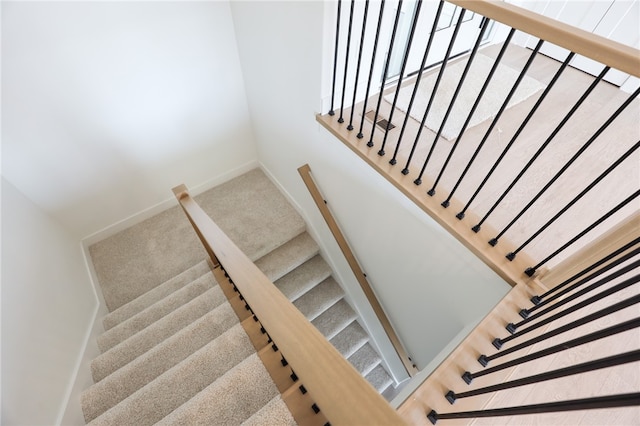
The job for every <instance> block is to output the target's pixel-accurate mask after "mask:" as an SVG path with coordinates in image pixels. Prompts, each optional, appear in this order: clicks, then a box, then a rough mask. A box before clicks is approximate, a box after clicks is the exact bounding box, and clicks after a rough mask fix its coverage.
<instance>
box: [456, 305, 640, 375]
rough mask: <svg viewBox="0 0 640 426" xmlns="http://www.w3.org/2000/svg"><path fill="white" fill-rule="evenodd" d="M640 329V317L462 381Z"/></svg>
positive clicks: (492, 368)
mask: <svg viewBox="0 0 640 426" xmlns="http://www.w3.org/2000/svg"><path fill="white" fill-rule="evenodd" d="M638 327H640V317H638V318H634V319H631V320H629V321H625V322H622V323H620V324H615V325H612V326H611V327H607V328H604V329H602V330H598V331H594V332H592V333H589V334H585V335H584V336H580V337H577V338H575V339H571V340H569V341H567V342H563V343H559V344H557V345H553V346H550V347H548V348H545V349H541V350H539V351H536V352H533V353H529V354H527V355H524V356H521V357H519V358H515V359H512V360H510V361H506V362H503V363H502V364H498V365H495V366H493V367H489V368H485V369H484V370H479V371H476V372H475V373H470V372H469V371H465V372H464V374H463V375H462V379H463V380H464V381H465V383H467V384H471V382H472V381H473V379H475V378H478V377H482V376H486V375H489V374H492V373H495V372H497V371H501V370H504V369H505V368H511V367H515V366H516V365H520V364H524V363H525V362H529V361H534V360H536V359H540V358H543V357H545V356H548V355H553V354H555V353H558V352H562V351H566V350H568V349H571V348H575V347H577V346H581V345H585V344H587V343H591V342H595V341H597V340H600V339H604V338H605V337H609V336H615V335H616V334H620V333H624V332H625V331H629V330H633V329H635V328H638ZM485 359H486V357H485ZM487 362H488V361H487Z"/></svg>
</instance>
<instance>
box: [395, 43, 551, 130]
mask: <svg viewBox="0 0 640 426" xmlns="http://www.w3.org/2000/svg"><path fill="white" fill-rule="evenodd" d="M493 63H494V61H493V60H492V59H490V58H488V57H487V56H485V55H482V54H478V55H476V57H475V59H474V61H473V63H472V64H471V68H470V69H469V72H468V74H467V77H466V78H465V81H464V84H463V85H462V88H461V90H460V92H459V93H458V97H457V99H456V102H455V103H454V106H453V109H452V110H451V113H450V115H449V117H448V119H447V122H446V123H445V126H444V128H443V129H442V133H441V136H442V137H444V138H445V139H449V140H451V139H454V138H456V137H457V136H458V134H459V133H460V130H461V129H462V126H463V124H464V122H465V120H466V119H467V116H468V115H469V111H470V110H471V106H472V105H473V103H474V102H475V100H476V99H477V97H478V94H479V93H480V90H481V89H482V86H483V85H484V83H485V81H486V78H487V76H488V75H489V71H490V70H491V67H492V66H493ZM466 65H467V60H466V59H465V60H461V61H458V62H455V63H453V64H451V65H448V66H447V68H446V72H445V73H444V75H443V77H442V80H441V81H440V85H439V87H438V92H437V94H436V96H435V98H434V100H433V104H432V105H431V110H430V112H429V115H428V116H427V120H426V122H425V125H426V126H427V127H428V128H430V129H431V130H433V131H434V132H437V131H438V129H439V128H440V125H441V123H442V120H443V118H444V115H445V113H446V110H447V108H448V107H449V104H450V102H451V99H452V98H453V94H454V92H455V90H456V87H457V86H458V83H459V81H460V78H461V76H462V72H463V71H464V68H465V67H466ZM518 74H519V71H516V70H514V69H513V68H511V67H509V66H507V65H504V64H499V65H498V68H497V69H496V72H495V74H494V75H493V78H492V79H491V82H490V83H489V86H487V89H486V91H485V93H484V96H483V97H482V100H481V101H480V103H479V104H478V107H477V109H476V111H475V112H474V114H473V116H472V118H471V121H470V122H469V124H468V126H467V127H468V128H471V127H473V126H475V125H477V124H480V123H482V122H483V121H485V120H486V119H488V118H491V117H494V116H495V115H496V113H497V112H498V110H499V109H500V107H501V106H502V103H503V102H504V99H506V97H507V94H508V93H509V91H510V90H511V87H512V86H513V83H515V81H516V79H517V78H518ZM436 78H437V73H432V74H430V75H428V76H426V77H425V78H424V79H423V80H421V82H420V85H419V87H418V91H417V92H416V97H415V99H414V101H413V105H412V108H411V111H410V112H409V116H410V117H411V118H413V119H414V120H416V121H418V122H422V118H423V116H424V112H425V110H426V109H427V105H428V103H429V99H430V98H431V93H433V87H434V85H435V82H436ZM413 88H414V85H409V86H405V87H403V88H402V89H400V94H399V95H398V100H397V103H396V107H397V108H398V109H400V110H401V111H403V112H406V111H407V109H408V106H409V102H410V100H411V96H412V94H413V90H414V89H413ZM541 89H544V85H543V84H542V83H540V82H539V81H537V80H535V79H533V78H531V77H528V76H525V77H524V78H523V79H522V81H521V82H520V84H519V85H518V89H517V90H516V92H515V93H514V95H513V97H512V98H511V100H510V101H509V104H508V107H509V108H510V107H512V106H514V105H516V104H519V103H520V102H522V101H524V100H526V99H527V98H528V97H530V96H532V95H534V94H535V93H536V92H538V91H539V90H541ZM394 96H395V92H394V93H391V94H388V95H386V96H385V97H384V100H385V101H387V102H389V103H393V98H394Z"/></svg>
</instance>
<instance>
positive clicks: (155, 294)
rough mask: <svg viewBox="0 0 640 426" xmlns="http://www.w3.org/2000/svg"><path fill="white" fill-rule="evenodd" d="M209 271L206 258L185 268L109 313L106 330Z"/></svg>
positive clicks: (104, 322)
mask: <svg viewBox="0 0 640 426" xmlns="http://www.w3.org/2000/svg"><path fill="white" fill-rule="evenodd" d="M207 272H211V268H209V264H208V262H207V261H206V260H203V261H201V262H199V263H197V264H195V265H194V266H192V267H191V268H189V269H187V270H185V271H184V272H182V273H181V274H179V275H176V276H175V277H173V278H171V279H169V280H167V281H165V282H164V283H162V284H160V285H159V286H157V287H155V288H153V289H151V290H149V291H148V292H146V293H144V294H142V295H140V296H138V297H137V298H135V299H133V300H132V301H130V302H129V303H127V304H125V305H122V306H120V307H119V308H117V309H114V310H113V311H112V312H110V313H109V314H107V315H106V316H105V317H104V319H103V320H102V324H103V326H104V329H105V330H109V329H110V328H113V327H115V326H116V325H118V324H120V323H121V322H122V321H125V320H127V319H129V318H131V317H132V316H134V315H135V314H137V313H138V312H140V311H143V310H144V309H146V308H148V307H149V306H151V305H153V304H154V303H156V302H157V301H159V300H162V299H163V298H164V297H166V296H168V295H170V294H171V293H173V292H174V291H176V290H178V289H180V288H182V287H183V286H184V285H186V284H189V283H190V282H192V281H193V280H195V279H197V278H199V277H201V276H202V275H204V274H206V273H207Z"/></svg>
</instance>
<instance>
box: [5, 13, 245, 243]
mask: <svg viewBox="0 0 640 426" xmlns="http://www.w3.org/2000/svg"><path fill="white" fill-rule="evenodd" d="M2 88H3V94H2V122H3V126H2V154H3V156H2V173H3V175H4V176H5V177H6V178H7V179H8V180H9V181H10V182H12V183H13V184H14V185H15V186H16V187H17V188H19V189H20V190H21V191H22V192H23V193H24V194H25V195H26V196H27V197H28V198H30V199H31V200H33V201H34V202H35V203H36V204H37V205H38V206H40V207H41V208H42V209H43V210H45V211H46V212H48V213H50V214H51V215H52V216H53V217H54V218H55V219H56V220H58V221H60V222H61V223H62V224H63V225H64V226H66V227H67V228H68V229H69V230H70V231H71V232H72V233H73V234H74V235H76V236H77V237H78V238H84V237H86V236H88V235H90V234H92V233H95V232H97V231H99V230H101V229H103V228H105V227H107V226H109V225H112V224H114V223H115V222H117V221H119V220H121V219H123V218H126V217H129V216H131V215H133V214H135V213H138V212H140V211H142V210H144V209H147V208H149V207H150V206H153V205H155V204H157V203H161V202H163V201H165V200H168V199H171V198H172V194H171V192H170V189H171V188H172V187H173V186H175V185H177V184H179V183H186V184H187V185H188V186H190V187H193V186H196V185H200V184H203V183H206V182H208V181H210V180H211V179H214V178H216V177H218V176H220V175H223V174H228V173H230V172H232V171H234V170H236V169H237V168H239V167H242V166H243V165H245V164H247V163H250V162H254V164H255V160H256V152H255V148H254V145H253V136H252V131H251V123H250V120H249V114H248V108H247V103H246V95H245V91H244V86H243V82H242V77H241V70H240V63H239V60H238V54H237V49H236V42H235V35H234V31H233V22H232V20H231V14H230V9H229V3H228V2H225V1H220V2H2Z"/></svg>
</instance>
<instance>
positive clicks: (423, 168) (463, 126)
mask: <svg viewBox="0 0 640 426" xmlns="http://www.w3.org/2000/svg"><path fill="white" fill-rule="evenodd" d="M515 32H516V30H515V28H511V31H509V35H508V36H507V39H506V40H505V41H504V43H503V44H502V48H501V49H500V52H499V53H498V56H497V57H496V60H495V61H494V63H493V66H492V67H491V70H490V71H489V74H488V75H487V78H486V79H485V82H484V84H483V85H482V88H481V89H480V93H478V96H477V97H476V100H475V102H474V103H473V106H472V107H471V111H469V114H468V115H467V119H466V120H465V122H464V124H463V125H462V129H460V132H459V133H458V137H457V138H456V141H455V142H454V144H453V147H452V148H451V151H450V153H449V157H450V156H451V155H452V153H453V151H454V150H455V149H456V147H457V145H458V142H459V141H460V138H462V134H463V133H464V132H465V130H466V129H467V126H468V125H469V122H470V121H471V117H473V114H474V113H475V112H476V108H478V105H479V104H480V101H481V100H482V97H483V96H484V92H485V91H486V90H487V87H488V86H489V83H490V82H491V79H492V78H493V74H494V73H495V72H496V70H497V69H498V65H499V64H500V61H501V60H502V56H504V53H505V52H506V51H507V47H509V43H510V42H511V38H512V37H513V34H515ZM425 121H426V120H425ZM423 125H424V124H423ZM428 162H429V157H427V158H426V160H425V162H424V164H423V165H422V170H420V175H419V176H418V179H416V181H419V182H420V183H422V175H423V174H424V171H425V170H426V168H427V163H428Z"/></svg>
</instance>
